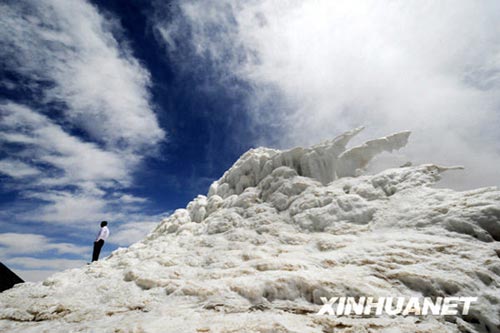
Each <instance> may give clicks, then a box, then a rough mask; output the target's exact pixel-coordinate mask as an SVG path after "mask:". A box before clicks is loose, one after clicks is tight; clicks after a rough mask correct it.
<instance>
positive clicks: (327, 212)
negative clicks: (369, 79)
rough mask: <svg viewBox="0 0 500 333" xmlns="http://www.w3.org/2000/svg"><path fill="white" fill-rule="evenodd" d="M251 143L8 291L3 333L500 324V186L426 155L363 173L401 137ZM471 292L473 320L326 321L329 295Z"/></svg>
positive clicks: (488, 327) (496, 328) (388, 330)
mask: <svg viewBox="0 0 500 333" xmlns="http://www.w3.org/2000/svg"><path fill="white" fill-rule="evenodd" d="M359 130H360V129H356V130H354V131H351V132H348V133H345V134H343V135H341V136H339V137H337V138H336V139H334V140H332V141H328V142H325V143H323V144H320V145H317V146H313V147H311V148H295V149H291V150H287V151H279V150H273V149H266V148H258V149H253V150H250V151H249V152H247V153H245V154H244V155H243V156H242V157H241V158H240V159H239V160H238V161H237V162H236V163H235V164H234V166H233V167H231V168H230V169H229V170H228V171H227V172H226V173H225V174H224V175H223V176H222V177H221V178H220V179H219V180H218V181H216V182H214V183H213V184H212V186H211V187H210V190H209V193H208V195H207V196H203V195H199V196H198V197H197V198H195V199H194V200H193V201H192V202H190V203H189V204H188V206H187V208H186V209H178V210H176V211H175V212H174V213H173V214H172V215H171V216H170V217H168V218H167V219H165V220H163V221H162V222H161V223H160V224H159V225H158V226H157V228H156V229H155V230H154V231H153V232H151V233H150V234H149V235H148V236H147V238H146V239H145V240H143V241H141V242H139V243H136V244H134V245H132V246H130V247H129V248H122V249H118V250H116V251H115V252H113V253H112V255H111V256H110V257H108V258H107V259H106V260H102V261H99V262H96V263H94V264H92V265H89V266H86V267H82V268H79V269H72V270H67V271H64V272H61V273H58V274H55V275H53V276H52V277H50V278H48V279H46V280H45V281H43V282H40V283H26V284H23V285H19V286H17V287H14V288H13V289H11V290H8V291H6V292H4V293H2V294H0V319H1V320H0V331H2V332H3V331H5V332H7V331H8V332H42V331H47V332H73V331H78V332H301V333H306V332H385V333H392V332H409V333H410V332H411V333H415V332H500V288H499V284H500V246H499V243H498V241H499V240H500V192H499V191H498V190H497V189H496V188H494V187H490V188H481V189H477V190H472V191H462V192H457V191H453V190H449V189H439V188H434V187H433V186H432V185H433V184H434V183H435V182H436V181H438V180H439V178H440V174H441V173H442V172H444V171H446V170H448V169H449V168H446V167H440V166H436V165H433V164H426V165H419V166H405V167H400V168H394V169H388V170H385V171H383V172H380V173H378V174H375V175H362V171H363V168H364V166H366V164H367V163H368V162H369V160H370V159H371V158H372V157H374V156H375V155H376V154H377V153H380V152H381V151H391V150H394V149H399V148H401V147H403V146H404V145H405V144H406V143H407V140H408V136H409V133H408V132H401V133H396V134H393V135H390V136H387V137H385V138H381V139H377V140H372V141H368V142H366V143H365V144H363V145H360V146H357V147H354V148H350V149H347V148H346V145H347V144H348V141H349V140H350V139H351V137H353V136H354V135H356V134H357V133H358V132H359ZM323 296H325V297H331V296H346V297H358V296H374V297H388V296H393V297H398V296H405V297H412V296H418V297H428V296H430V297H438V296H460V297H468V296H470V297H475V296H477V297H478V298H479V301H478V302H477V303H476V304H474V305H473V306H472V307H471V311H470V313H469V314H468V315H467V316H464V315H457V316H447V317H441V316H432V315H427V316H411V315H409V316H401V315H397V316H387V315H382V316H341V317H335V316H318V315H316V312H317V311H318V310H319V309H320V307H321V305H322V302H321V297H323Z"/></svg>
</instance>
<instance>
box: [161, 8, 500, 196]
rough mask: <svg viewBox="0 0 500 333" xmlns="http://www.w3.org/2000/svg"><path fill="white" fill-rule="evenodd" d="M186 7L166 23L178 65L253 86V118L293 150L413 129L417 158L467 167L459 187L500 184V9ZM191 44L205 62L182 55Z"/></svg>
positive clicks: (410, 151)
mask: <svg viewBox="0 0 500 333" xmlns="http://www.w3.org/2000/svg"><path fill="white" fill-rule="evenodd" d="M176 3H177V8H176V9H175V10H177V11H178V12H177V13H176V15H175V18H176V19H175V20H172V19H171V16H169V17H168V19H167V18H165V16H163V17H164V18H163V19H162V13H161V12H159V13H158V14H157V17H159V18H160V19H157V22H156V24H157V28H158V30H159V31H160V34H159V35H160V36H161V37H163V39H164V40H165V44H166V46H167V47H168V48H169V50H170V52H171V53H170V55H171V56H172V57H176V56H177V57H178V58H177V59H176V60H178V61H181V60H182V59H187V61H190V62H194V61H198V62H199V61H200V59H203V60H205V61H204V62H203V63H202V66H204V69H205V70H206V68H212V69H215V70H216V71H217V72H218V73H219V77H220V80H221V81H222V82H224V84H232V83H231V80H225V79H226V78H228V77H229V78H231V77H233V78H234V77H237V78H239V79H241V80H244V81H245V82H247V83H248V84H249V86H250V87H252V89H251V91H250V92H249V96H248V100H247V108H248V110H249V111H250V113H251V115H252V118H253V119H254V121H255V123H257V124H274V125H276V127H277V128H281V129H283V132H284V133H276V137H277V138H281V145H282V146H292V145H297V144H302V145H303V144H310V143H313V142H317V141H319V140H323V139H326V138H331V137H332V136H334V135H336V134H338V133H339V132H341V131H344V130H346V129H350V128H353V127H357V126H359V125H367V132H366V133H365V135H366V136H375V135H380V134H387V132H393V131H397V130H403V129H405V130H406V129H409V130H412V131H413V132H414V134H413V136H412V140H411V142H410V144H409V146H408V148H407V149H406V150H405V154H406V155H407V156H406V158H408V159H412V160H414V161H415V162H437V163H444V164H464V165H465V166H466V172H465V174H464V175H463V177H464V178H463V179H462V180H459V179H458V178H457V179H454V180H453V181H454V184H453V185H454V186H456V187H471V186H478V185H491V184H499V183H500V173H499V171H498V168H497V165H499V164H500V156H499V152H498V150H497V148H496V147H497V146H498V144H497V143H498V140H499V139H500V138H499V135H498V132H497V131H496V128H497V127H498V123H499V116H498V115H499V108H500V93H499V88H500V79H499V78H500V76H499V73H500V50H499V49H498V45H499V43H500V26H499V25H498V24H497V21H498V18H497V15H496V13H498V11H499V10H500V5H499V3H498V2H494V1H483V2H471V1H446V2H439V3H436V2H433V1H428V2H425V1H424V2H423V1H404V2H391V1H364V2H356V1H329V0H318V1H281V2H276V1H272V0H257V1H229V0H223V1H217V2H215V1H209V2H207V1H197V0H190V1H177V2H176ZM179 37H183V38H179ZM187 37H190V40H188V42H190V43H191V49H192V51H193V52H194V53H195V54H196V55H197V57H198V58H193V57H187V56H186V55H185V54H181V53H178V52H179V50H182V51H185V48H180V47H179V46H180V45H179V44H176V45H175V47H172V43H174V41H179V40H180V41H181V42H185V41H186V39H187ZM184 68H188V66H184ZM200 73H201V74H203V72H202V71H201V72H200ZM277 101H280V102H281V103H277Z"/></svg>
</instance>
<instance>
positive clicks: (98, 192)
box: [0, 0, 165, 228]
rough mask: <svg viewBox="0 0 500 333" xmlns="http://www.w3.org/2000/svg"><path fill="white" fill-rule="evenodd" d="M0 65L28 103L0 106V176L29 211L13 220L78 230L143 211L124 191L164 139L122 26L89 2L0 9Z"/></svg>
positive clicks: (144, 73) (64, 0) (46, 0)
mask: <svg viewBox="0 0 500 333" xmlns="http://www.w3.org/2000/svg"><path fill="white" fill-rule="evenodd" d="M0 57H1V58H2V60H3V61H4V62H5V63H4V64H5V68H6V69H7V70H8V71H10V72H12V73H13V74H15V77H16V80H9V81H8V82H7V81H6V82H2V84H3V85H4V86H9V89H18V90H22V91H23V94H24V93H25V92H26V93H27V96H24V100H28V102H23V103H20V102H16V101H12V100H3V101H0V144H2V145H4V146H5V147H6V148H7V150H6V152H7V154H8V156H9V158H7V159H4V160H3V161H0V172H1V173H3V174H5V175H7V176H9V177H10V179H9V180H8V182H6V184H8V185H9V186H11V187H12V188H13V189H16V190H18V191H20V192H19V193H20V196H19V197H21V198H23V199H26V202H28V203H30V204H32V209H27V210H25V211H24V212H23V213H21V214H16V217H15V219H17V220H31V221H33V220H37V221H40V222H48V223H58V224H61V223H62V224H64V223H66V224H67V223H71V224H70V225H68V227H73V228H83V227H84V226H85V225H87V226H88V222H90V221H94V222H95V221H96V220H97V221H98V220H101V219H104V218H106V217H108V218H109V217H112V218H115V219H117V220H118V219H120V218H126V217H127V216H126V213H127V212H129V211H130V210H133V207H135V209H136V210H137V209H138V207H140V206H141V205H143V204H144V203H145V200H143V199H142V198H138V197H134V196H132V195H130V194H127V193H125V192H126V191H127V188H128V187H129V186H130V185H132V184H133V176H134V172H136V171H137V170H138V169H139V168H140V166H141V162H142V160H143V159H144V157H146V156H151V154H154V153H155V152H156V151H157V146H158V144H160V143H161V142H162V141H163V140H164V136H165V133H164V131H163V130H162V129H161V128H160V125H159V123H158V120H157V117H156V114H155V107H154V105H153V103H152V101H151V96H150V87H151V80H150V74H149V72H148V70H147V69H146V68H145V67H144V66H143V65H142V64H141V63H140V62H139V61H138V60H137V59H136V58H135V57H134V55H133V53H132V50H131V49H130V48H129V46H128V44H127V41H126V40H125V39H124V37H123V36H122V32H121V27H120V23H119V21H118V20H117V19H115V18H113V17H112V16H111V15H110V14H107V15H106V16H105V15H102V14H101V13H99V12H98V10H97V8H96V7H95V6H93V5H91V4H90V3H89V2H88V1H86V0H41V1H35V2H32V1H30V2H24V1H20V2H9V3H8V4H0ZM2 81H3V80H2ZM30 94H31V95H30ZM29 96H31V97H32V98H31V100H29ZM75 133H78V134H75ZM114 192H119V193H121V195H122V198H123V200H122V201H121V203H122V204H123V203H125V204H126V205H118V204H117V203H118V202H119V201H120V200H119V199H118V198H117V197H115V196H114V195H113V193H114ZM33 199H35V203H34V204H33V201H34V200H33ZM12 215H14V212H13V213H12Z"/></svg>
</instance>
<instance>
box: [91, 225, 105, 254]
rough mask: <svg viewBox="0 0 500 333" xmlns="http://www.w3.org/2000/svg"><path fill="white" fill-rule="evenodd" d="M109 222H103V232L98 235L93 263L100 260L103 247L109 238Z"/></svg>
mask: <svg viewBox="0 0 500 333" xmlns="http://www.w3.org/2000/svg"><path fill="white" fill-rule="evenodd" d="M107 225H108V222H106V221H102V222H101V230H100V231H99V234H98V235H97V238H96V240H95V241H94V253H93V254H92V261H97V260H99V253H101V249H102V246H103V245H104V241H105V240H106V239H108V237H109V229H108V227H107Z"/></svg>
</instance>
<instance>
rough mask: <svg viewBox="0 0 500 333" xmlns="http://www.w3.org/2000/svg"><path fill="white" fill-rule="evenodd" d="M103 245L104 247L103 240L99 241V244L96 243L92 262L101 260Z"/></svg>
mask: <svg viewBox="0 0 500 333" xmlns="http://www.w3.org/2000/svg"><path fill="white" fill-rule="evenodd" d="M103 245H104V240H103V239H99V240H98V241H97V242H94V253H93V254H92V261H97V260H99V253H101V249H102V246H103Z"/></svg>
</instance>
